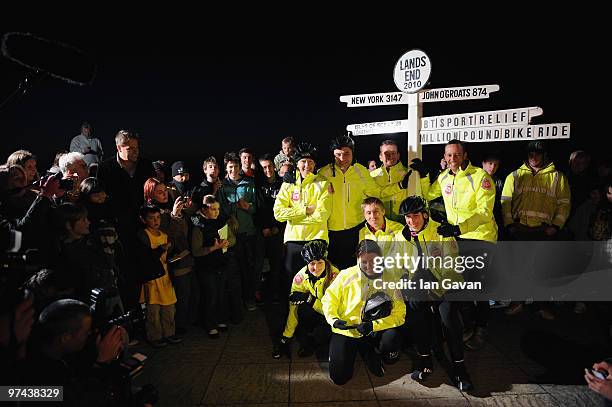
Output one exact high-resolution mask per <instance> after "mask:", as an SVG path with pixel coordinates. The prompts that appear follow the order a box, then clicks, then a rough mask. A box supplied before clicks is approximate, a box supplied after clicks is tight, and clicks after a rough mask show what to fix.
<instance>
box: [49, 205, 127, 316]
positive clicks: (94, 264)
mask: <svg viewBox="0 0 612 407" xmlns="http://www.w3.org/2000/svg"><path fill="white" fill-rule="evenodd" d="M56 225H57V228H58V234H59V236H60V237H61V248H62V250H61V254H62V262H63V264H64V267H65V269H66V270H68V272H69V273H70V274H71V275H72V277H73V279H74V284H73V285H74V287H75V295H76V298H78V299H80V300H82V301H86V300H87V299H88V298H89V295H90V293H91V290H92V289H94V288H103V289H106V290H108V291H112V292H114V293H115V294H114V296H113V297H114V301H112V302H110V303H109V306H110V307H112V309H109V310H107V314H108V315H113V314H115V315H116V314H121V313H123V304H122V302H121V299H120V298H119V292H118V288H117V277H116V275H115V273H114V270H113V265H112V263H111V260H110V259H109V258H108V256H107V255H106V254H105V252H104V249H103V247H102V246H101V244H100V242H99V241H97V240H96V239H95V238H93V237H92V236H91V235H90V232H89V219H88V218H87V210H86V209H85V208H84V207H81V206H77V205H74V204H71V203H64V204H62V205H60V206H59V208H57V216H56Z"/></svg>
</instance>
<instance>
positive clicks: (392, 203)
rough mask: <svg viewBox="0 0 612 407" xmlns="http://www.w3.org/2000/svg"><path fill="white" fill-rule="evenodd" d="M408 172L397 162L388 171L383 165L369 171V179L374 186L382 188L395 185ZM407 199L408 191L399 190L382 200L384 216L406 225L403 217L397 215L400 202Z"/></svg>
mask: <svg viewBox="0 0 612 407" xmlns="http://www.w3.org/2000/svg"><path fill="white" fill-rule="evenodd" d="M407 172H408V169H407V168H406V167H404V164H402V163H401V162H398V163H397V164H395V165H394V166H393V167H391V168H389V171H387V169H386V168H385V166H384V165H381V166H380V167H378V168H376V169H375V170H372V171H370V177H372V178H374V181H375V182H376V185H378V187H379V188H384V187H387V186H389V185H393V184H397V183H398V182H401V181H402V180H403V179H404V176H405V175H406V173H407ZM407 197H408V190H406V189H401V190H400V191H399V192H397V193H396V194H394V195H392V196H391V197H389V198H386V199H384V200H383V204H384V207H385V216H387V217H388V218H389V219H391V220H392V221H395V222H399V223H401V224H404V223H406V221H405V219H404V217H403V216H402V215H400V214H399V207H400V205H401V204H402V201H403V200H404V199H406V198H407Z"/></svg>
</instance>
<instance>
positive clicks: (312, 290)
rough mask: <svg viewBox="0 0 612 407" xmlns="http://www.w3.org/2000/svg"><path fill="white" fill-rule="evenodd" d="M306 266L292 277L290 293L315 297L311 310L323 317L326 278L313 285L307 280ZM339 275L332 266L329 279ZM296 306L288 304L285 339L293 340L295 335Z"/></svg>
mask: <svg viewBox="0 0 612 407" xmlns="http://www.w3.org/2000/svg"><path fill="white" fill-rule="evenodd" d="M330 264H331V263H330ZM307 268H308V266H306V267H304V268H302V269H301V270H300V271H298V272H297V274H296V275H295V277H293V282H292V283H291V292H294V291H299V292H301V293H309V294H310V295H312V296H313V297H315V301H314V303H313V304H312V309H314V310H315V311H316V312H318V313H319V314H321V315H323V308H322V305H321V298H323V294H325V291H324V284H325V280H326V277H321V278H319V279H318V280H316V281H315V282H314V284H313V282H312V280H310V279H309V278H308V273H307ZM329 272H330V270H325V273H329ZM338 273H340V271H339V270H338V269H337V268H336V267H335V266H334V265H332V266H331V278H332V281H333V279H335V278H336V276H337V275H338ZM297 308H298V306H297V305H294V304H291V303H289V315H288V316H287V323H286V324H285V330H284V331H283V336H284V337H285V338H293V334H294V333H295V328H297V326H298V311H297Z"/></svg>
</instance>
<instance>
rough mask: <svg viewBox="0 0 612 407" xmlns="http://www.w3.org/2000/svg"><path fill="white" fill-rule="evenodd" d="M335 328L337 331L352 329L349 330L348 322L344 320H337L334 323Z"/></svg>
mask: <svg viewBox="0 0 612 407" xmlns="http://www.w3.org/2000/svg"><path fill="white" fill-rule="evenodd" d="M334 328H336V329H350V328H347V324H346V321H344V320H342V319H337V320H335V321H334Z"/></svg>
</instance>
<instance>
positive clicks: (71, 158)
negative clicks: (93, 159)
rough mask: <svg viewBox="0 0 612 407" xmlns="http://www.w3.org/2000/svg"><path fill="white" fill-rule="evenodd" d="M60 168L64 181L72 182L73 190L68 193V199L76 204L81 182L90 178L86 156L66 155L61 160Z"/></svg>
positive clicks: (79, 154) (77, 154)
mask: <svg viewBox="0 0 612 407" xmlns="http://www.w3.org/2000/svg"><path fill="white" fill-rule="evenodd" d="M59 167H60V170H61V171H62V175H63V176H64V179H70V180H72V189H71V190H67V191H66V196H67V199H68V200H69V201H70V202H76V201H77V200H78V198H79V187H80V185H81V181H83V180H84V179H85V178H87V177H88V176H89V171H88V170H87V164H86V163H85V156H83V154H81V153H75V152H72V153H67V154H64V155H63V156H61V158H60V160H59Z"/></svg>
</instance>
